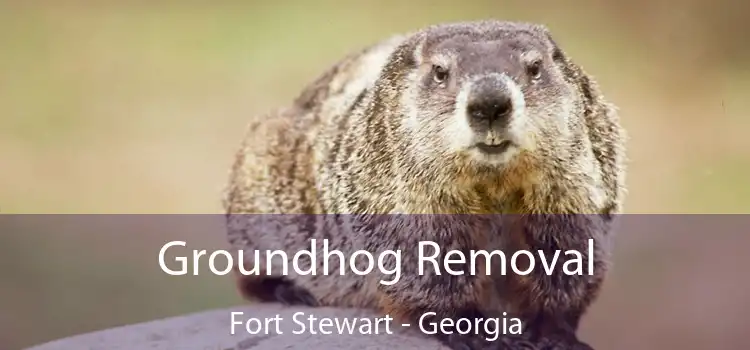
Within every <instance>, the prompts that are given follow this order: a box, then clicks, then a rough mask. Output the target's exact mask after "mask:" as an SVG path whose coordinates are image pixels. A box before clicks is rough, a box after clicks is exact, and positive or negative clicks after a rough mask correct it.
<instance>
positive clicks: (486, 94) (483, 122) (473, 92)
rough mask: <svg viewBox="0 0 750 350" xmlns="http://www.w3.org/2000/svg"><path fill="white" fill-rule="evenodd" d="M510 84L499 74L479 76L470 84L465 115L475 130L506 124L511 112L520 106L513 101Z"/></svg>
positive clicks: (500, 126) (499, 126) (497, 127)
mask: <svg viewBox="0 0 750 350" xmlns="http://www.w3.org/2000/svg"><path fill="white" fill-rule="evenodd" d="M511 84H512V82H510V81H509V80H508V79H504V77H503V76H502V75H499V74H491V75H487V76H484V77H481V78H479V79H477V80H475V81H474V82H473V83H472V84H471V88H470V91H469V98H468V101H467V104H466V115H467V117H468V118H469V124H470V125H472V127H474V128H475V129H477V131H480V130H481V131H486V130H487V129H489V128H493V129H503V128H506V127H507V126H508V124H509V123H510V121H511V118H512V116H513V112H514V111H515V110H516V109H517V108H519V107H520V106H517V101H515V98H514V94H513V90H512V89H513V86H512V85H511Z"/></svg>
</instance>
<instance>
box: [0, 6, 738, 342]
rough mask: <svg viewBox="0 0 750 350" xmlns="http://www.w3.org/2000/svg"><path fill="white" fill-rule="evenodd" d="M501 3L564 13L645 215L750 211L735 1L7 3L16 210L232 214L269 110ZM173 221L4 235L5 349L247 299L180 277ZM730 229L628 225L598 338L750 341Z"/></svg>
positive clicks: (5, 53)
mask: <svg viewBox="0 0 750 350" xmlns="http://www.w3.org/2000/svg"><path fill="white" fill-rule="evenodd" d="M489 17H494V18H503V19H514V20H527V21H534V22H541V23H545V24H547V25H548V26H549V27H550V28H551V29H552V31H553V33H554V34H555V37H556V39H557V40H558V41H559V42H560V44H561V45H562V46H563V47H564V48H565V49H566V51H567V52H569V53H570V54H571V55H572V56H573V57H574V58H575V59H576V60H577V61H578V62H579V63H581V64H582V65H583V66H584V67H585V69H586V70H587V71H588V72H590V73H591V74H593V75H594V76H595V77H596V78H597V80H598V81H599V83H600V85H601V87H602V89H603V90H604V92H605V93H606V95H607V96H608V97H609V99H610V100H612V101H614V102H615V103H617V104H618V105H619V107H620V112H621V115H622V119H623V123H624V125H625V127H626V128H627V129H628V132H629V136H630V142H629V157H630V159H631V164H630V172H629V175H628V185H629V192H630V193H629V197H628V199H627V205H626V209H627V211H628V212H630V213H651V214H654V213H748V212H750V186H749V184H750V181H748V179H750V137H748V131H747V130H750V118H748V116H749V113H748V112H747V111H748V110H749V109H750V100H749V99H747V97H748V94H749V93H750V45H749V43H750V41H748V39H747V35H748V33H750V21H748V20H747V19H748V18H750V5H748V4H745V3H742V2H740V1H732V0H713V1H708V0H682V1H665V0H652V1H645V0H631V1H627V2H626V1H615V0H609V1H593V0H577V1H574V2H573V1H566V2H562V1H529V0H526V1H462V2H457V1H415V0H412V1H402V2H395V1H390V2H389V1H374V0H367V1H356V2H355V1H349V2H344V1H309V0H308V1H302V0H299V1H291V0H290V1H276V2H271V1H267V2H260V1H247V2H244V3H240V2H228V1H224V2H214V4H213V5H209V4H208V3H204V4H201V3H200V2H197V1H182V2H166V1H152V2H146V1H130V2H126V1H98V2H84V1H56V2H55V1H33V2H32V1H7V0H6V1H0V212H2V213H218V212H220V210H221V208H220V195H221V189H222V187H223V186H224V182H225V181H226V178H227V171H228V168H229V164H230V162H231V157H232V155H233V152H234V149H235V148H236V147H237V145H238V143H239V141H240V138H241V136H242V133H243V131H244V127H245V121H246V120H247V119H248V118H249V116H250V115H253V114H256V113H262V112H264V111H266V110H268V109H270V108H273V107H275V106H278V105H281V104H284V103H287V102H288V101H289V100H290V99H291V98H292V97H294V96H295V94H296V93H297V92H298V91H299V89H300V88H301V87H302V86H303V85H304V84H305V83H307V82H309V81H310V80H312V79H313V78H314V77H315V76H316V75H317V74H319V73H320V72H321V71H322V70H323V69H324V68H326V67H327V65H329V64H331V63H333V62H334V61H335V60H336V59H338V58H340V57H341V56H342V55H343V54H345V53H347V52H349V51H351V50H355V49H358V48H360V47H362V46H364V45H367V44H369V43H372V42H374V41H376V40H379V39H381V38H383V37H385V36H388V35H390V34H393V33H396V32H402V31H407V30H413V29H417V28H419V27H422V26H424V25H428V24H432V23H436V22H443V21H454V20H467V19H479V18H489ZM165 232H166V231H165ZM170 232H171V233H161V232H156V231H153V233H152V234H143V235H139V236H136V237H133V236H126V235H117V234H114V233H109V234H108V233H101V232H100V233H99V234H95V233H92V232H89V233H88V234H86V233H80V232H78V233H75V232H73V231H69V233H67V234H59V235H53V234H41V235H35V234H34V232H31V231H28V230H6V232H0V266H2V274H3V276H2V279H0V349H20V348H22V347H24V346H29V345H32V344H36V343H39V342H44V341H48V340H51V339H54V338H58V337H64V336H69V335H73V334H76V333H81V332H87V331H92V330H97V329H102V328H107V327H113V326H117V325H122V324H126V323H131V322H139V321H145V320H149V319H154V318H161V317H166V316H171V315H177V314H181V313H186V312H192V311H199V310H205V309H207V308H214V307H221V306H229V305H233V304H236V303H239V302H240V301H239V299H238V298H237V297H236V296H235V294H234V290H233V288H232V285H231V281H229V280H227V279H222V278H219V277H212V276H210V275H209V274H204V275H202V276H201V277H182V278H179V277H169V276H166V275H164V274H163V273H161V272H160V271H159V270H158V266H157V265H156V252H157V250H158V246H159V245H161V244H163V243H164V242H166V241H167V240H168V239H175V238H178V237H180V238H181V237H184V236H185V235H186V233H184V232H176V231H174V230H172V231H170ZM191 232H192V233H191V235H192V236H191V237H192V238H191V239H193V240H194V241H193V242H199V243H200V244H203V245H205V246H208V245H214V246H217V247H221V245H222V244H223V237H222V236H221V235H220V234H216V235H211V236H210V237H207V236H205V235H200V234H199V232H198V231H195V230H193V231H191ZM711 233H712V232H706V233H705V234H697V235H684V236H680V235H664V234H662V235H659V234H657V233H654V234H645V233H644V234H639V235H631V236H625V237H621V238H620V239H619V241H618V242H619V243H618V252H617V254H618V255H617V265H616V268H615V270H614V271H613V273H612V277H611V278H610V280H608V284H607V288H606V289H605V291H604V293H603V294H602V297H601V298H600V300H599V301H598V302H597V304H596V306H595V307H594V308H593V309H592V311H591V312H590V313H589V315H587V316H586V319H585V321H584V325H583V329H582V333H581V335H582V336H583V337H584V338H586V339H587V340H589V341H590V342H591V343H592V344H593V345H595V346H598V347H597V348H601V349H623V350H624V349H634V348H637V349H671V348H680V349H709V348H710V349H740V348H746V344H747V340H746V332H747V330H748V329H750V317H748V316H747V315H748V314H750V297H749V296H750V290H749V289H748V286H749V285H750V283H748V282H747V281H742V278H741V277H740V276H742V274H743V273H745V274H746V272H743V271H742V270H741V269H739V270H738V269H736V268H729V267H727V266H738V267H742V266H747V264H748V261H747V260H742V259H744V258H742V257H743V256H744V255H743V254H744V252H743V251H742V250H741V249H740V247H742V246H746V244H747V243H750V236H748V237H747V238H745V237H742V235H736V236H731V237H730V236H729V235H727V236H713V235H712V234H711ZM170 234H171V236H170ZM170 237H171V238H170ZM196 244H198V243H196ZM154 247H157V248H156V249H157V250H154ZM665 252H666V253H665ZM720 263H721V264H722V265H719V264H720ZM719 266H723V267H722V268H721V269H718V268H717V267H719ZM742 282H744V284H743V283H742Z"/></svg>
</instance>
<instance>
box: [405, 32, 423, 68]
mask: <svg viewBox="0 0 750 350" xmlns="http://www.w3.org/2000/svg"><path fill="white" fill-rule="evenodd" d="M426 43H427V36H425V35H417V36H415V37H414V38H413V41H412V43H411V45H409V47H411V49H412V50H411V59H412V62H413V64H414V65H415V66H420V65H421V64H422V63H424V57H425V44H426Z"/></svg>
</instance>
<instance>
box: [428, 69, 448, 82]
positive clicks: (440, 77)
mask: <svg viewBox="0 0 750 350" xmlns="http://www.w3.org/2000/svg"><path fill="white" fill-rule="evenodd" d="M432 77H433V79H435V82H436V83H438V84H440V83H442V82H444V81H445V80H446V79H448V69H446V68H444V67H442V66H438V65H433V66H432Z"/></svg>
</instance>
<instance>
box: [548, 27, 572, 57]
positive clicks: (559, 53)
mask: <svg viewBox="0 0 750 350" xmlns="http://www.w3.org/2000/svg"><path fill="white" fill-rule="evenodd" d="M544 34H545V36H546V38H547V41H548V42H549V45H550V47H551V48H552V60H554V61H555V62H558V63H563V62H566V61H567V56H566V55H565V52H563V50H562V49H561V48H560V45H558V44H557V41H555V39H554V38H553V37H552V34H551V33H550V32H549V31H545V32H544Z"/></svg>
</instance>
